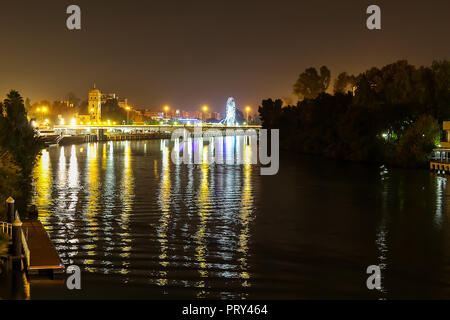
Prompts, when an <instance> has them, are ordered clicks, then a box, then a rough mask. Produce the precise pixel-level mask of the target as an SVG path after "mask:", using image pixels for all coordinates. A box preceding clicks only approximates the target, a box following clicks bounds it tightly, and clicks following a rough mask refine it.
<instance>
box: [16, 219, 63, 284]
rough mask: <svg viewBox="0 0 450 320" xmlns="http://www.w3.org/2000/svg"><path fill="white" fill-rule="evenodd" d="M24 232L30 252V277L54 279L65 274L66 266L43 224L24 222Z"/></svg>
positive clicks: (28, 269)
mask: <svg viewBox="0 0 450 320" xmlns="http://www.w3.org/2000/svg"><path fill="white" fill-rule="evenodd" d="M22 230H23V232H24V233H25V235H26V237H27V239H26V243H27V245H28V250H29V252H30V257H29V261H28V266H27V271H28V275H29V276H35V275H39V276H48V277H51V278H52V279H53V278H54V277H55V275H57V274H60V273H63V272H64V264H63V263H62V262H61V258H60V257H59V254H58V252H57V251H56V249H55V247H54V245H53V243H52V242H51V240H50V238H49V237H48V234H47V231H46V230H45V228H44V226H43V225H42V223H41V222H40V221H26V222H23V225H22Z"/></svg>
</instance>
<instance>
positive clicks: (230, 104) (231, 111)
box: [223, 97, 236, 126]
mask: <svg viewBox="0 0 450 320" xmlns="http://www.w3.org/2000/svg"><path fill="white" fill-rule="evenodd" d="M226 113H227V116H226V118H225V119H224V120H223V122H224V123H225V124H226V125H227V126H234V125H235V124H236V104H235V102H234V98H233V97H230V98H228V101H227V109H226Z"/></svg>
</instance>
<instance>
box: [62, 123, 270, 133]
mask: <svg viewBox="0 0 450 320" xmlns="http://www.w3.org/2000/svg"><path fill="white" fill-rule="evenodd" d="M177 129H186V130H189V131H194V130H200V129H201V130H203V131H206V130H211V129H217V130H221V131H223V130H230V129H231V130H250V129H253V130H258V129H261V126H260V125H239V126H227V125H222V124H204V125H166V124H161V125H148V124H133V125H117V124H66V125H63V124H62V125H55V126H54V130H56V131H63V130H84V131H87V130H109V131H110V130H116V131H137V130H140V131H153V132H154V131H156V132H172V131H174V130H177Z"/></svg>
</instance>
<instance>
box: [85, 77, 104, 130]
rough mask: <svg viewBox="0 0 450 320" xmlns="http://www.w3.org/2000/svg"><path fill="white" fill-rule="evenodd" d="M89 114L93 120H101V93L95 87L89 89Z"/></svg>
mask: <svg viewBox="0 0 450 320" xmlns="http://www.w3.org/2000/svg"><path fill="white" fill-rule="evenodd" d="M88 111H89V115H90V120H91V121H93V122H101V121H102V93H101V92H100V90H98V89H97V88H96V87H95V84H94V88H93V89H92V90H90V91H89V109H88Z"/></svg>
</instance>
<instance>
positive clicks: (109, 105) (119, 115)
mask: <svg viewBox="0 0 450 320" xmlns="http://www.w3.org/2000/svg"><path fill="white" fill-rule="evenodd" d="M129 116H130V119H131V111H130V114H129ZM102 119H105V120H110V121H115V122H117V123H122V121H123V120H126V119H127V111H126V110H124V109H123V108H121V107H120V106H119V102H118V101H117V99H108V100H106V102H105V103H104V104H102Z"/></svg>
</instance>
